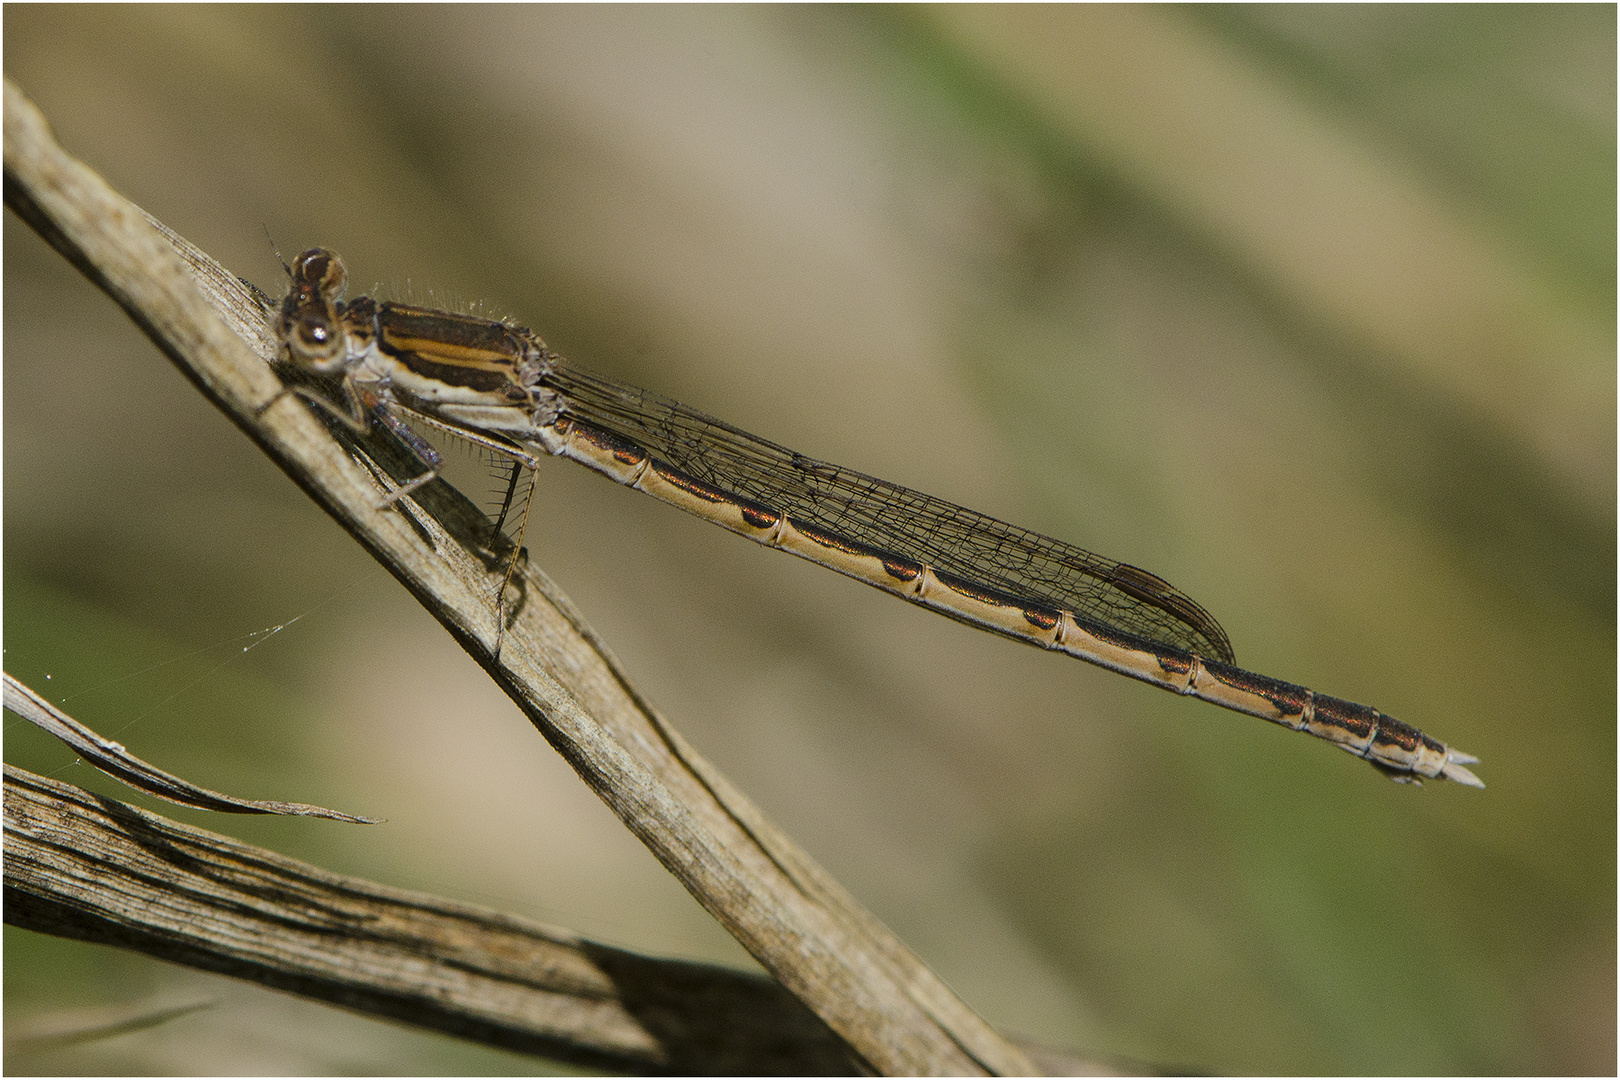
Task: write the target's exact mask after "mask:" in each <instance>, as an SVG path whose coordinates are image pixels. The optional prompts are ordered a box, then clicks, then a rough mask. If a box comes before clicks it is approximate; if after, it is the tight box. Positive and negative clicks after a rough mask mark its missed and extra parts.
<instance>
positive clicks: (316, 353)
mask: <svg viewBox="0 0 1620 1080" xmlns="http://www.w3.org/2000/svg"><path fill="white" fill-rule="evenodd" d="M348 283H349V275H348V272H347V271H346V270H344V269H343V260H341V259H339V258H338V257H337V254H336V253H335V252H331V251H327V250H326V249H325V248H310V249H309V250H308V251H306V252H304V253H303V254H302V255H300V256H298V258H296V259H294V260H293V264H292V289H291V291H289V292H288V293H287V298H286V299H285V300H283V301H282V302H281V315H280V318H279V319H278V321H277V327H276V328H277V331H278V332H279V334H280V336H281V340H282V342H283V343H284V345H285V347H286V352H287V359H288V360H289V361H291V362H292V363H294V364H297V365H298V366H299V367H302V368H304V369H306V370H309V371H314V372H319V373H321V374H329V373H331V372H333V371H336V370H338V369H339V368H341V367H342V366H343V364H344V363H345V361H346V360H347V354H348V347H347V342H346V341H345V335H344V331H343V317H342V312H341V310H340V305H339V301H340V300H341V299H342V297H343V290H344V288H345V287H347V285H348Z"/></svg>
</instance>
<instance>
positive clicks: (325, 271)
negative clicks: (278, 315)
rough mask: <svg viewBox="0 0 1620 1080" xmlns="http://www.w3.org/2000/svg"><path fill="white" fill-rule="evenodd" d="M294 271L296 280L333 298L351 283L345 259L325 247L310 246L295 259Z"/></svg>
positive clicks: (341, 293) (340, 294)
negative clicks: (344, 264)
mask: <svg viewBox="0 0 1620 1080" xmlns="http://www.w3.org/2000/svg"><path fill="white" fill-rule="evenodd" d="M292 273H293V281H294V282H296V283H298V284H302V285H307V286H309V287H311V288H313V289H315V290H317V291H318V292H321V293H323V294H325V295H326V296H327V297H328V298H329V299H333V300H335V299H337V298H338V297H339V296H342V295H343V290H344V289H345V288H347V287H348V284H349V272H348V271H347V270H345V269H344V268H343V260H342V259H340V258H338V257H337V254H336V253H335V252H331V251H328V250H326V249H325V248H310V249H309V250H308V251H306V252H304V253H303V254H302V255H300V256H298V258H296V259H294V260H293V267H292Z"/></svg>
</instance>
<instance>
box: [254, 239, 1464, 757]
mask: <svg viewBox="0 0 1620 1080" xmlns="http://www.w3.org/2000/svg"><path fill="white" fill-rule="evenodd" d="M291 276H292V288H291V291H290V292H289V294H288V296H287V298H286V299H285V300H284V301H283V302H282V305H281V310H280V313H279V316H278V319H277V332H278V335H279V337H280V340H281V342H282V361H283V363H284V364H285V365H287V366H289V367H290V368H292V369H295V370H296V371H298V372H304V373H314V374H317V375H324V376H329V377H331V378H335V379H336V380H337V381H338V384H339V386H340V387H341V391H342V395H343V400H342V401H340V402H334V401H332V400H330V399H329V398H328V397H327V396H325V395H324V394H323V393H322V392H320V391H319V390H317V389H313V388H311V387H309V386H307V385H297V386H293V387H290V388H289V390H290V392H295V393H298V394H299V395H300V396H302V397H304V398H305V399H307V400H309V401H311V402H313V403H316V404H318V405H320V406H321V407H323V408H324V409H325V410H326V411H328V412H329V413H331V414H332V415H333V416H336V417H338V418H339V419H341V420H342V421H343V422H344V423H345V424H347V425H348V426H349V427H351V428H353V429H355V430H357V431H365V430H366V429H367V428H368V427H369V424H370V420H371V418H372V417H376V418H377V419H378V420H379V421H380V422H382V423H383V425H384V426H385V427H386V428H387V429H388V430H390V431H391V432H393V433H395V434H396V435H397V436H399V437H400V438H401V439H402V440H403V441H404V442H405V443H406V445H408V446H410V447H411V448H412V450H413V451H415V453H416V454H417V456H418V457H420V458H421V460H422V463H423V464H424V466H425V467H426V471H425V472H424V473H423V474H422V475H420V476H418V477H416V478H415V479H413V480H411V481H410V482H408V483H406V484H404V485H403V486H402V487H400V488H398V489H397V490H396V491H395V492H394V493H393V494H392V495H391V496H389V499H388V500H387V501H390V502H391V501H393V500H395V499H398V498H400V497H402V496H404V495H407V494H409V493H410V492H412V491H414V490H415V489H416V488H418V487H420V486H421V485H422V484H424V483H426V482H428V481H429V480H431V479H433V477H434V476H436V475H437V473H438V464H439V462H438V457H437V455H436V454H435V452H434V451H433V450H432V448H431V447H429V446H428V445H427V444H426V443H425V442H424V441H423V440H422V439H421V437H420V436H418V435H417V434H416V433H415V432H413V431H412V430H411V429H410V426H409V424H408V421H411V420H419V421H422V422H425V423H426V424H428V425H431V426H433V427H437V428H441V429H444V430H448V431H450V432H453V433H455V434H457V435H460V436H462V437H464V438H466V439H469V440H471V441H473V442H474V443H477V444H479V445H482V446H485V447H488V448H490V449H492V450H495V451H497V452H499V453H502V454H506V455H508V456H510V457H511V458H512V459H513V460H515V461H516V462H519V463H521V464H523V465H526V466H531V467H532V466H534V465H535V464H537V463H538V461H539V458H540V457H541V456H542V455H554V456H557V457H565V458H569V459H572V460H574V461H577V462H579V463H580V464H582V465H585V466H587V467H588V468H591V469H594V470H596V471H597V472H599V473H601V474H603V475H604V476H606V477H608V478H609V479H611V480H615V481H617V482H618V483H621V484H624V485H626V486H628V487H633V488H635V489H636V490H637V491H642V492H645V493H647V494H648V495H652V496H653V497H654V498H657V499H660V500H662V501H664V502H667V503H669V504H671V505H673V506H678V507H680V508H681V509H683V510H686V511H689V512H690V513H693V514H696V515H697V516H699V517H701V518H704V519H706V520H708V521H712V522H714V523H715V524H717V525H719V526H721V527H723V528H726V529H729V530H730V531H732V532H734V533H738V534H740V535H742V536H746V537H748V538H749V539H750V540H753V541H755V542H757V543H761V544H765V545H766V546H768V547H773V548H777V549H779V550H781V551H787V552H791V553H792V554H794V555H798V556H799V557H801V558H804V559H809V560H810V561H811V562H815V563H819V564H820V565H822V566H825V567H828V568H829V569H832V570H836V571H838V572H839V573H842V574H847V575H848V576H850V577H853V578H856V579H857V580H860V581H864V582H866V583H867V584H868V585H872V586H875V587H876V588H879V589H882V590H883V591H884V592H888V593H892V594H894V595H895V596H899V597H902V598H904V599H906V600H910V601H911V602H912V603H915V604H920V605H922V606H923V607H926V608H930V609H932V610H934V611H937V612H939V613H940V614H943V615H946V616H949V617H950V618H953V619H957V620H959V621H961V622H965V623H968V624H969V625H972V626H975V627H978V628H979V629H982V630H989V631H991V632H993V633H998V634H1003V635H1005V636H1007V637H1011V638H1016V639H1017V640H1019V641H1024V642H1027V643H1029V644H1032V645H1038V646H1040V647H1041V648H1043V649H1051V650H1054V651H1056V652H1062V653H1067V654H1068V655H1070V656H1075V657H1078V658H1080V659H1081V660H1086V661H1088V662H1090V663H1093V664H1098V665H1100V666H1102V667H1105V668H1108V669H1110V670H1112V671H1117V672H1119V673H1120V674H1122V675H1128V676H1130V677H1131V678H1134V679H1140V680H1142V681H1143V682H1148V683H1152V684H1153V685H1155V686H1159V687H1162V688H1164V689H1166V690H1171V691H1174V692H1175V693H1178V694H1187V695H1191V696H1193V697H1198V698H1202V699H1203V700H1205V701H1208V702H1211V703H1213V704H1215V705H1220V706H1223V707H1225V708H1228V709H1233V710H1236V711H1237V712H1242V713H1248V714H1249V715H1251V716H1258V717H1261V718H1262V719H1266V720H1270V721H1273V722H1275V723H1278V724H1282V725H1283V726H1285V727H1289V728H1292V729H1294V730H1295V731H1303V732H1307V733H1308V734H1311V735H1315V736H1317V737H1319V738H1322V739H1326V740H1328V741H1329V742H1331V743H1334V744H1336V745H1337V746H1339V747H1341V748H1342V749H1344V750H1346V751H1348V752H1350V753H1351V754H1354V755H1356V756H1357V757H1360V758H1363V759H1365V760H1366V761H1368V762H1369V763H1370V764H1372V765H1373V766H1374V767H1376V768H1377V769H1379V770H1380V771H1382V772H1384V773H1385V774H1387V775H1389V776H1390V777H1392V778H1394V779H1395V780H1399V781H1402V782H1407V783H1419V782H1421V781H1420V779H1419V778H1420V777H1428V778H1435V777H1439V778H1445V779H1450V780H1456V781H1458V782H1460V783H1463V784H1468V785H1471V786H1474V787H1484V784H1483V783H1481V782H1480V780H1479V778H1478V777H1476V776H1475V775H1474V774H1473V773H1472V772H1470V771H1469V770H1468V769H1467V768H1465V766H1466V765H1470V764H1473V763H1475V762H1476V761H1478V759H1477V758H1475V757H1473V756H1471V755H1469V754H1465V753H1462V752H1461V751H1459V750H1453V749H1450V748H1448V747H1447V746H1445V745H1444V744H1443V743H1440V742H1437V741H1436V740H1434V739H1431V738H1429V737H1428V736H1427V735H1424V734H1423V733H1422V732H1421V731H1418V730H1416V729H1415V728H1412V727H1410V726H1408V725H1406V724H1403V723H1401V722H1400V721H1398V720H1395V719H1394V718H1392V717H1389V716H1385V715H1383V714H1382V713H1380V712H1378V711H1377V710H1376V709H1372V708H1369V707H1368V706H1366V705H1357V704H1355V703H1354V702H1350V701H1344V700H1341V699H1339V698H1334V697H1329V696H1327V695H1326V694H1318V693H1316V692H1314V691H1312V690H1308V689H1306V688H1305V687H1303V686H1296V685H1294V684H1292V683H1286V682H1281V681H1279V680H1277V679H1271V678H1267V677H1266V676H1263V675H1256V674H1253V673H1252V672H1248V671H1244V670H1242V669H1241V668H1238V667H1236V666H1235V665H1234V663H1233V654H1232V647H1231V645H1230V643H1229V642H1228V641H1227V638H1226V633H1225V632H1224V631H1223V630H1222V629H1221V627H1220V625H1219V624H1218V623H1217V622H1216V621H1215V620H1214V618H1212V617H1211V616H1210V614H1209V613H1208V612H1206V611H1205V610H1204V609H1203V608H1202V607H1200V606H1199V605H1198V604H1197V603H1195V602H1194V601H1193V600H1192V599H1191V598H1189V597H1188V596H1186V595H1185V594H1183V593H1181V592H1180V591H1178V590H1177V589H1175V588H1173V587H1172V586H1171V585H1170V584H1169V583H1168V582H1166V581H1164V580H1163V579H1162V578H1159V577H1158V576H1156V575H1154V574H1150V573H1148V572H1147V571H1145V570H1139V569H1137V568H1136V567H1134V566H1130V565H1127V564H1125V563H1120V562H1115V561H1114V560H1112V559H1105V558H1102V557H1101V556H1098V555H1094V554H1092V553H1091V552H1089V551H1084V550H1082V549H1080V548H1077V547H1074V546H1072V545H1070V544H1065V543H1063V542H1062V541H1060V540H1054V539H1051V538H1050V537H1046V536H1042V535H1040V534H1038V533H1034V532H1031V531H1029V530H1028V529H1021V528H1018V527H1017V526H1014V525H1009V524H1007V523H1006V522H1003V521H998V520H996V519H995V518H992V517H987V516H986V515H984V514H979V513H976V512H974V511H972V510H968V509H966V508H964V507H961V506H956V505H953V504H951V503H948V502H945V501H944V500H941V499H936V498H933V497H932V496H929V495H924V494H922V493H920V492H916V491H911V490H909V489H907V488H903V487H900V486H899V485H898V484H891V483H889V482H888V481H886V480H879V479H877V478H875V477H871V476H866V475H864V474H862V473H858V472H855V471H854V470H851V469H846V468H844V467H842V466H839V465H832V464H828V463H827V462H824V461H817V460H815V459H814V458H809V457H806V456H804V455H803V454H799V453H795V452H794V451H792V450H788V449H787V448H785V447H782V446H778V445H777V444H775V443H772V442H768V441H766V440H765V439H761V438H759V437H758V436H756V435H750V434H749V433H748V432H746V431H743V430H741V429H739V428H735V427H732V426H731V425H730V424H727V423H724V422H723V421H720V420H716V419H714V418H713V417H711V416H706V415H704V414H703V413H701V412H698V411H697V410H696V409H692V408H689V407H687V406H685V405H682V404H681V403H679V402H677V401H671V400H669V399H668V398H663V397H659V396H658V395H656V394H653V393H650V392H649V391H646V390H641V389H638V388H636V387H633V386H627V385H625V384H623V383H619V382H615V381H614V380H611V379H607V378H604V377H602V376H600V375H592V374H590V373H588V372H585V371H582V370H580V369H579V368H576V367H572V366H569V365H566V364H564V363H562V361H561V358H559V357H558V356H557V355H556V354H555V353H553V352H551V351H550V350H549V349H547V348H546V346H545V343H544V342H543V341H541V340H540V338H539V337H538V336H537V335H535V334H534V333H532V332H531V331H529V330H527V329H525V328H524V327H520V326H513V325H510V324H508V323H504V322H495V321H492V320H489V319H481V318H475V317H473V316H469V315H457V314H452V313H449V312H443V311H432V310H429V309H426V308H420V307H413V306H410V305H407V304H395V303H390V302H387V301H378V300H373V299H371V298H370V297H357V298H356V299H354V300H351V301H348V302H347V303H344V302H343V292H344V288H345V285H346V283H347V275H346V273H345V271H344V268H343V264H342V262H341V261H340V260H339V259H338V257H337V255H335V254H334V253H332V252H330V251H326V250H324V249H320V248H314V249H311V250H309V251H306V252H304V253H303V254H302V255H300V256H298V258H297V259H296V260H295V261H294V263H293V266H292V268H291Z"/></svg>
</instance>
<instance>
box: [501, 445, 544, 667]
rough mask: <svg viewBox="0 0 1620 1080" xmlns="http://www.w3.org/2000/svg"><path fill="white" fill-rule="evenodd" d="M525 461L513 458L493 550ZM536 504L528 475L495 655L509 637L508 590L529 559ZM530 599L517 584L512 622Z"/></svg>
mask: <svg viewBox="0 0 1620 1080" xmlns="http://www.w3.org/2000/svg"><path fill="white" fill-rule="evenodd" d="M523 469H524V463H523V462H522V461H519V460H518V459H517V458H513V459H512V471H511V472H510V473H509V474H508V476H507V480H506V494H505V497H504V498H502V500H501V509H500V513H499V514H497V515H496V517H495V531H494V533H493V535H492V536H491V537H490V550H491V551H495V550H497V549H498V548H499V546H500V539H501V528H502V526H504V525H505V524H506V518H507V515H508V514H510V513H511V512H512V504H513V503H514V502H515V501H516V499H517V490H518V481H519V480H520V479H521V478H522V475H523ZM533 505H534V477H533V475H532V474H531V476H530V478H529V486H528V489H527V490H526V491H525V492H524V494H523V509H522V511H520V513H519V515H518V526H517V531H516V532H515V533H514V534H513V536H512V557H511V558H510V559H508V560H507V563H506V573H505V574H503V575H502V576H501V588H500V591H499V592H498V593H497V594H496V598H495V624H496V632H495V655H496V657H497V658H499V656H500V655H501V644H502V642H503V641H504V640H505V637H506V628H507V625H508V616H507V610H506V593H507V590H508V589H510V588H511V587H512V580H513V578H514V576H515V575H516V573H517V568H518V564H519V563H520V562H527V561H528V557H529V552H528V549H527V548H525V547H524V546H523V535H524V533H525V532H527V531H528V528H529V509H530V508H531V507H532V506H533ZM527 599H528V587H527V584H526V583H524V584H520V585H519V586H518V599H517V603H516V604H515V605H514V606H513V607H512V612H511V621H513V622H515V621H517V614H518V612H519V611H521V610H523V604H524V602H525V601H526V600H527Z"/></svg>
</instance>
